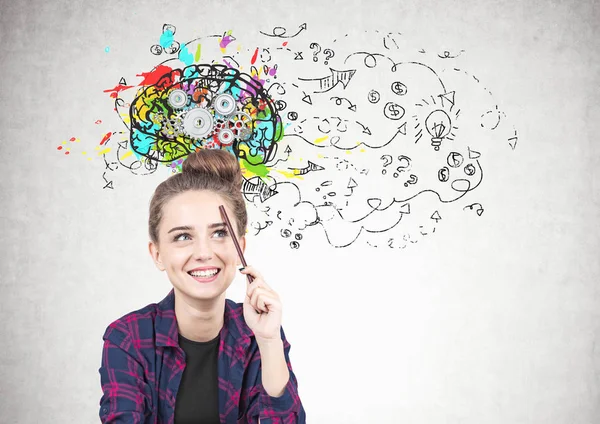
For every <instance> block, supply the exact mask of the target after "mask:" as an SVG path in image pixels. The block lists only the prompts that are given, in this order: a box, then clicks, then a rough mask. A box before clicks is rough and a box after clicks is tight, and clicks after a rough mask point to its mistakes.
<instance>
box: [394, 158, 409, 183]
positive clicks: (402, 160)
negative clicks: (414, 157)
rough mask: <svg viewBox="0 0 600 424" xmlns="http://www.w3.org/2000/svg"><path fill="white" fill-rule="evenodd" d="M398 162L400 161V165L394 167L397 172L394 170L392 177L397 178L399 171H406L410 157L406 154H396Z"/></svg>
mask: <svg viewBox="0 0 600 424" xmlns="http://www.w3.org/2000/svg"><path fill="white" fill-rule="evenodd" d="M398 162H400V165H398V167H397V168H396V171H398V172H394V178H398V176H399V175H400V173H401V172H403V171H408V168H410V158H409V157H408V156H404V155H400V156H398Z"/></svg>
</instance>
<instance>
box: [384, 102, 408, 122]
mask: <svg viewBox="0 0 600 424" xmlns="http://www.w3.org/2000/svg"><path fill="white" fill-rule="evenodd" d="M383 114H384V115H385V117H386V118H388V119H391V120H393V121H397V120H398V119H401V118H402V117H403V116H404V108H403V107H402V106H400V105H399V104H397V103H393V102H389V103H387V104H386V105H385V108H384V109H383Z"/></svg>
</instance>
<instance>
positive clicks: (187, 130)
mask: <svg viewBox="0 0 600 424" xmlns="http://www.w3.org/2000/svg"><path fill="white" fill-rule="evenodd" d="M130 120H131V127H130V131H131V135H130V140H131V148H132V149H133V150H134V151H135V152H136V153H138V154H140V155H142V156H146V157H148V158H151V159H153V160H156V161H158V162H166V163H172V162H174V161H177V160H182V159H183V158H185V157H186V156H187V155H188V154H190V153H191V152H193V151H194V150H196V149H200V148H224V149H227V150H229V151H231V152H232V153H234V154H235V155H236V156H237V157H239V158H240V159H245V160H246V161H247V162H248V163H249V164H251V165H261V164H264V163H265V162H267V161H268V160H269V159H270V157H271V156H272V154H273V153H274V152H275V149H276V143H277V142H278V141H279V140H281V138H282V137H283V125H282V122H281V118H280V117H279V113H278V109H277V105H276V103H275V102H274V101H273V100H272V99H271V98H270V96H269V95H268V93H267V92H266V91H265V90H264V88H263V86H262V85H261V83H260V81H259V80H257V79H255V78H253V77H252V76H250V75H248V74H245V73H243V72H240V71H239V70H237V69H233V68H229V67H227V66H225V65H218V64H216V65H205V64H195V65H190V66H187V67H185V68H183V69H172V70H170V71H168V72H166V73H165V74H163V75H161V76H160V77H159V78H158V81H157V82H156V83H155V84H153V85H150V86H146V87H143V88H141V89H140V90H139V91H138V93H137V95H136V97H135V99H134V100H133V101H132V102H131V107H130Z"/></svg>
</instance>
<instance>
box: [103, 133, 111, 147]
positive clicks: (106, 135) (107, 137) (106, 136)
mask: <svg viewBox="0 0 600 424" xmlns="http://www.w3.org/2000/svg"><path fill="white" fill-rule="evenodd" d="M111 135H112V132H110V131H109V132H107V133H106V134H105V135H104V137H103V138H102V141H100V145H101V146H102V145H103V144H104V143H106V141H107V140H108V139H109V138H110V136H111Z"/></svg>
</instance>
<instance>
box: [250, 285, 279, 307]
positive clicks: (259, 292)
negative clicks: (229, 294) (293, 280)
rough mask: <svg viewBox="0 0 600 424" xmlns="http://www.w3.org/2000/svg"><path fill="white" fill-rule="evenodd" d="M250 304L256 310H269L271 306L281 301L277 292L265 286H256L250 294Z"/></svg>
mask: <svg viewBox="0 0 600 424" xmlns="http://www.w3.org/2000/svg"><path fill="white" fill-rule="evenodd" d="M249 298H250V305H252V307H253V308H254V309H256V310H259V311H263V312H269V306H272V305H275V304H276V303H277V302H279V296H278V295H277V293H275V292H274V291H272V290H270V289H266V288H264V287H258V288H255V289H254V290H253V292H252V294H249Z"/></svg>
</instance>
